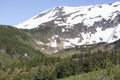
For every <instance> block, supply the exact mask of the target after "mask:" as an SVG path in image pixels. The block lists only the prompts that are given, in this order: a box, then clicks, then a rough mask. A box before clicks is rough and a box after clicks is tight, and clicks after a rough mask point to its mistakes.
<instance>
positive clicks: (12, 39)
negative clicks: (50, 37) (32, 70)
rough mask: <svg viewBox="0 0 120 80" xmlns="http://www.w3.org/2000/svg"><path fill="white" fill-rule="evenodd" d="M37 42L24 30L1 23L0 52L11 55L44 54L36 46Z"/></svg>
mask: <svg viewBox="0 0 120 80" xmlns="http://www.w3.org/2000/svg"><path fill="white" fill-rule="evenodd" d="M35 46H36V43H35V42H34V41H33V40H32V39H31V38H30V37H29V36H27V35H26V34H25V33H24V32H23V31H22V30H18V29H17V28H13V27H11V26H7V25H0V53H7V54H9V55H11V56H13V55H21V56H24V55H25V54H26V55H29V56H35V55H37V54H39V55H41V56H42V55H43V54H42V53H40V52H39V51H38V50H36V49H35V48H33V47H35Z"/></svg>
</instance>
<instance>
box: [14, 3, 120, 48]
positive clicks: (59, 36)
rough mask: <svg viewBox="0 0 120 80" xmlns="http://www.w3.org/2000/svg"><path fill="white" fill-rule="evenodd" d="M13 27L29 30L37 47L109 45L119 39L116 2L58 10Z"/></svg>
mask: <svg viewBox="0 0 120 80" xmlns="http://www.w3.org/2000/svg"><path fill="white" fill-rule="evenodd" d="M15 26H16V27H17V28H21V29H29V30H30V32H32V34H31V35H32V36H33V37H34V38H35V39H36V40H35V41H36V42H37V43H38V44H42V45H43V44H45V45H48V46H50V47H55V48H56V47H62V48H66V47H72V46H74V45H87V44H95V43H99V42H107V43H111V42H114V41H116V40H118V39H120V2H115V3H110V4H102V5H90V6H80V7H67V6H59V7H55V8H51V9H49V10H47V11H44V12H42V13H40V14H39V15H36V16H34V17H32V18H30V19H28V20H26V21H24V22H22V23H19V24H18V25H15ZM36 34H37V35H36ZM40 36H41V37H40ZM43 36H45V37H44V40H43V39H42V38H43ZM36 37H38V38H36Z"/></svg>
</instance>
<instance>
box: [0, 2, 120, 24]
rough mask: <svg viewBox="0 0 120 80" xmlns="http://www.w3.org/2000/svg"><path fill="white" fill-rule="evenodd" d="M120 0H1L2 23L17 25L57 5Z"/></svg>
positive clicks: (91, 3)
mask: <svg viewBox="0 0 120 80" xmlns="http://www.w3.org/2000/svg"><path fill="white" fill-rule="evenodd" d="M116 1H120V0H0V24H7V25H15V24H18V23H20V22H23V21H25V20H27V19H29V18H31V17H33V16H35V15H38V14H39V13H41V12H42V11H44V10H47V9H49V8H52V7H56V6H86V5H95V4H105V3H111V2H116Z"/></svg>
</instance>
